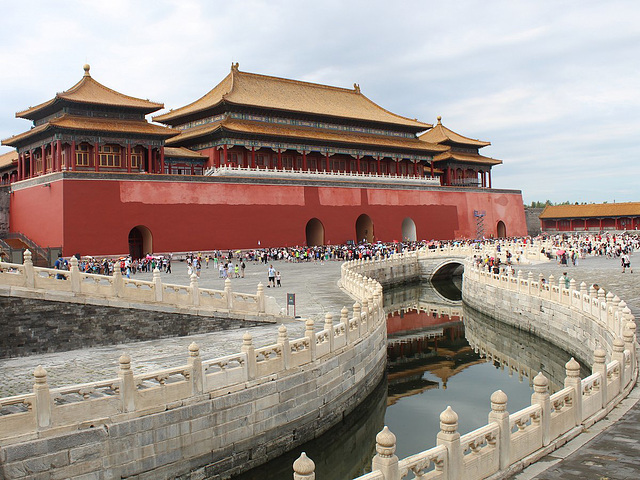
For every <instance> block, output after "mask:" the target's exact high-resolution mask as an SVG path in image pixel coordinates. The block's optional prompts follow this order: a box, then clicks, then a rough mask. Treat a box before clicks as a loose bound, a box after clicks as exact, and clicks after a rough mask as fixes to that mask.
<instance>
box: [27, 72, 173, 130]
mask: <svg viewBox="0 0 640 480" xmlns="http://www.w3.org/2000/svg"><path fill="white" fill-rule="evenodd" d="M59 100H67V101H69V102H74V103H84V104H92V105H108V106H114V107H125V108H134V109H139V110H142V111H144V112H145V113H151V112H155V111H156V110H160V109H161V108H164V104H162V103H156V102H151V101H149V100H143V99H141V98H135V97H130V96H128V95H124V94H122V93H120V92H116V91H115V90H112V89H110V88H108V87H105V86H104V85H102V84H101V83H98V82H96V81H95V80H94V79H93V78H92V77H91V75H90V74H89V65H85V66H84V76H83V77H82V79H80V81H79V82H78V83H76V84H75V85H74V86H73V87H71V88H70V89H69V90H66V91H64V92H62V93H56V96H55V97H54V98H52V99H51V100H48V101H46V102H44V103H41V104H40V105H36V106H35V107H30V108H28V109H26V110H23V111H21V112H18V113H16V117H19V118H27V119H31V120H33V119H34V118H35V117H36V116H37V115H36V114H37V112H39V111H41V110H43V109H45V108H47V107H49V106H51V105H53V104H54V103H55V102H57V101H59Z"/></svg>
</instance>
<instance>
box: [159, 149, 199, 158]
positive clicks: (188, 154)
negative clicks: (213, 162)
mask: <svg viewBox="0 0 640 480" xmlns="http://www.w3.org/2000/svg"><path fill="white" fill-rule="evenodd" d="M164 156H165V157H177V158H198V159H205V158H208V157H207V156H206V155H203V154H201V153H199V152H194V151H193V150H189V149H188V148H185V147H164Z"/></svg>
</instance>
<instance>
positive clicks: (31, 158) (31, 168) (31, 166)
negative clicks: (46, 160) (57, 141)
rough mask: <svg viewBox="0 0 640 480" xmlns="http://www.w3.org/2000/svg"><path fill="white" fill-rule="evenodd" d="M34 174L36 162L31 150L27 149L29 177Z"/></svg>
mask: <svg viewBox="0 0 640 480" xmlns="http://www.w3.org/2000/svg"><path fill="white" fill-rule="evenodd" d="M35 175H36V162H35V161H34V155H33V150H29V177H31V178H33V177H34V176H35Z"/></svg>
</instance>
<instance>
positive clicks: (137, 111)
mask: <svg viewBox="0 0 640 480" xmlns="http://www.w3.org/2000/svg"><path fill="white" fill-rule="evenodd" d="M163 107H164V105H163V104H162V103H157V102H152V101H150V100H143V99H141V98H136V97H131V96H128V95H124V94H121V93H119V92H116V91H114V90H112V89H110V88H108V87H106V86H104V85H102V84H100V83H98V82H97V81H96V80H94V79H93V78H92V76H91V75H90V71H89V66H88V65H85V67H84V75H83V77H82V78H81V79H80V81H79V82H78V83H76V84H75V85H74V86H72V87H71V88H70V89H68V90H66V91H64V92H62V93H58V94H56V95H55V96H54V97H53V98H52V99H50V100H48V101H46V102H44V103H41V104H39V105H36V106H35V107H30V108H28V109H26V110H23V111H21V112H18V113H17V114H16V116H17V117H19V118H25V119H28V120H31V121H32V122H33V127H32V128H31V129H30V130H28V131H26V132H24V133H20V134H18V135H14V136H13V137H11V138H9V139H7V140H4V141H3V144H4V145H9V146H12V147H14V148H15V149H16V153H15V154H14V155H7V156H6V157H7V158H6V159H5V161H4V163H2V164H0V175H2V179H3V183H5V184H10V185H11V186H10V188H11V192H12V198H11V209H10V217H11V222H10V225H11V227H10V228H11V231H12V232H20V233H22V234H24V235H25V236H27V237H29V238H32V239H33V240H34V242H35V243H38V244H40V245H42V246H54V245H58V246H62V248H63V251H64V252H65V254H69V253H75V252H76V251H83V252H86V251H89V252H91V253H96V254H111V253H113V254H119V253H125V252H127V251H129V252H130V253H131V252H133V251H134V250H135V253H136V254H140V253H141V252H143V251H144V252H150V251H184V250H204V249H212V248H229V247H232V248H236V247H238V248H248V247H256V246H258V245H274V246H275V245H287V244H289V245H291V244H324V243H343V242H346V241H350V240H351V241H363V240H364V241H370V242H371V241H377V240H382V241H391V240H394V239H406V240H412V239H431V238H454V237H476V236H478V235H479V234H484V235H494V236H496V235H506V234H507V232H508V233H509V234H510V235H519V234H524V233H526V226H525V222H524V211H523V207H522V198H521V194H520V192H519V191H514V190H495V189H492V188H491V167H492V166H494V165H498V164H500V163H502V162H501V161H500V160H495V159H492V158H489V157H485V156H482V155H480V154H479V153H478V150H479V149H480V148H483V147H485V146H488V145H489V142H483V141H480V140H474V139H471V138H468V137H464V136H462V135H459V134H457V133H455V132H453V131H452V130H450V129H448V128H446V127H445V126H444V125H442V122H441V119H440V118H439V117H438V123H437V125H436V126H435V127H433V126H432V125H431V124H428V123H424V122H420V121H418V120H416V119H411V118H407V117H403V116H400V115H397V114H394V113H391V112H389V111H388V110H385V109H384V108H382V107H380V106H378V105H377V104H375V103H374V102H372V101H371V100H369V99H368V98H367V97H366V96H364V95H363V94H362V92H361V91H360V87H359V86H358V85H354V87H353V88H352V89H348V88H339V87H332V86H327V85H319V84H314V83H308V82H301V81H297V80H289V79H284V78H278V77H272V76H266V75H258V74H253V73H246V72H242V71H240V70H239V68H238V64H237V63H236V64H233V65H232V67H231V71H230V72H229V74H228V75H227V76H226V77H225V78H224V79H223V80H222V81H221V82H220V83H219V84H218V85H216V86H215V87H214V88H213V89H212V90H211V91H209V92H208V93H206V94H205V95H204V96H202V97H201V98H199V99H197V100H196V101H194V102H193V103H190V104H188V105H186V106H183V107H181V108H177V109H175V110H170V111H168V112H166V113H162V114H160V115H156V116H155V117H154V118H153V120H154V121H155V122H157V123H150V122H148V121H147V120H146V118H145V117H146V115H149V114H153V113H154V112H157V111H159V110H161V109H162V108H163ZM160 124H163V125H160ZM421 132H424V133H421ZM3 157H4V156H3ZM5 175H6V176H5ZM43 185H46V186H47V190H46V191H44V190H42V186H43ZM89 207H90V208H89ZM478 211H482V212H484V213H483V214H482V219H481V220H479V219H478V216H477V215H476V213H477V212H478ZM75 218H82V219H84V221H85V222H88V223H89V224H91V223H92V222H95V228H85V229H82V228H79V227H78V226H77V225H76V224H75V222H74V220H73V219H75ZM93 218H97V219H99V221H93V220H90V219H93ZM195 218H197V219H199V220H198V222H197V223H198V225H199V228H198V229H197V231H194V229H193V228H192V227H191V225H193V224H194V219H195ZM208 219H213V221H214V223H215V224H218V223H220V224H224V225H226V226H227V228H224V229H219V228H215V225H212V226H211V227H209V226H208V225H207V221H204V222H203V221H202V220H208ZM248 219H250V220H251V221H250V222H248V221H247V220H248ZM169 221H170V222H169ZM479 221H480V222H485V225H483V228H482V229H481V230H480V229H479V228H478V223H479ZM168 223H171V225H172V228H167V225H168ZM105 227H106V228H109V229H110V231H111V232H112V234H114V235H116V238H117V239H118V240H117V241H111V242H109V241H107V240H106V239H105V238H104V237H105V236H104V234H103V233H100V232H102V231H103V230H104V228H105ZM181 231H189V236H188V240H185V239H184V235H180V234H179V232H181ZM185 242H186V243H185ZM134 244H135V248H133V246H132V245H134Z"/></svg>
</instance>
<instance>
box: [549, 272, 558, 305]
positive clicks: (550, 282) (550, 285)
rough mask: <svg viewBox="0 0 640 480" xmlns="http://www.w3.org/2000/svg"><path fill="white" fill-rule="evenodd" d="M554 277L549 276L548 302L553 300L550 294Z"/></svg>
mask: <svg viewBox="0 0 640 480" xmlns="http://www.w3.org/2000/svg"><path fill="white" fill-rule="evenodd" d="M555 280H556V279H555V277H554V276H553V275H549V300H553V296H552V292H553V282H555Z"/></svg>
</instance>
